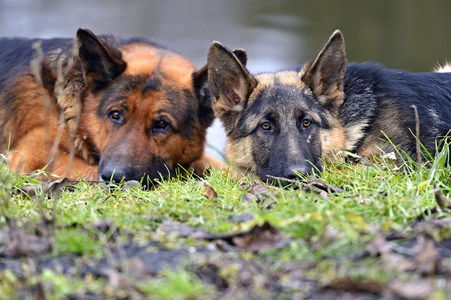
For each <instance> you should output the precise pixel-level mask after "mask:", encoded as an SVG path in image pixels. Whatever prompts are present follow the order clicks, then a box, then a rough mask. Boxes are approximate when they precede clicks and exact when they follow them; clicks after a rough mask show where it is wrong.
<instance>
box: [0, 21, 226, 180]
mask: <svg viewBox="0 0 451 300" xmlns="http://www.w3.org/2000/svg"><path fill="white" fill-rule="evenodd" d="M206 72H207V69H206V68H204V69H202V70H200V71H196V68H195V66H194V65H193V63H192V62H191V61H189V60H188V59H186V58H184V57H182V56H181V55H179V54H177V53H175V52H173V51H170V50H168V49H166V48H164V47H162V46H160V45H158V44H155V43H153V42H149V41H147V40H145V39H141V38H133V39H116V38H114V37H112V36H99V37H97V36H96V35H94V34H93V33H92V32H91V31H89V30H87V29H79V30H78V32H77V35H76V39H75V40H74V39H57V38H55V39H47V40H38V39H23V38H1V39H0V130H1V132H0V151H2V152H6V151H8V152H10V154H9V156H8V161H9V165H10V168H11V169H13V170H16V171H21V172H31V171H34V170H38V169H43V168H44V169H45V170H46V171H49V172H51V173H53V174H56V175H59V176H65V177H68V178H70V179H79V178H80V177H79V176H81V177H82V178H85V179H87V180H98V179H99V178H100V180H104V181H110V180H115V181H120V180H122V179H125V180H141V179H142V178H144V179H150V180H154V179H156V178H157V179H160V178H168V177H170V176H171V175H173V174H174V172H175V169H176V168H177V167H178V166H181V167H183V168H185V169H189V168H191V167H193V168H194V170H195V172H196V173H198V174H202V173H203V171H204V169H205V168H206V167H207V166H208V165H210V164H211V165H213V166H217V165H218V164H220V163H219V162H218V161H216V160H215V159H213V158H211V157H208V156H207V155H204V152H203V151H204V145H205V136H206V129H207V127H208V126H210V124H211V123H212V121H213V119H214V113H213V108H212V104H211V94H210V92H209V89H208V83H207V74H206Z"/></svg>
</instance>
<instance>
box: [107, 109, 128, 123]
mask: <svg viewBox="0 0 451 300" xmlns="http://www.w3.org/2000/svg"><path fill="white" fill-rule="evenodd" d="M108 117H109V119H110V121H111V122H113V124H116V125H120V124H122V122H123V120H124V115H123V114H122V112H121V111H119V110H112V111H110V112H109V113H108Z"/></svg>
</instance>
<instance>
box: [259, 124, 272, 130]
mask: <svg viewBox="0 0 451 300" xmlns="http://www.w3.org/2000/svg"><path fill="white" fill-rule="evenodd" d="M261 128H262V129H263V130H271V124H270V123H269V122H264V123H262V125H261Z"/></svg>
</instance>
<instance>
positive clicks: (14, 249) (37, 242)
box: [0, 220, 51, 257]
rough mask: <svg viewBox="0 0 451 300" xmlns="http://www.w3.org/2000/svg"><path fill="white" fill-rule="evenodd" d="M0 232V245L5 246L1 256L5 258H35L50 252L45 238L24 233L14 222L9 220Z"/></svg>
mask: <svg viewBox="0 0 451 300" xmlns="http://www.w3.org/2000/svg"><path fill="white" fill-rule="evenodd" d="M1 232H2V234H0V237H1V239H0V243H2V244H3V243H4V244H6V246H5V248H4V250H3V252H2V253H1V254H2V255H3V256H5V257H21V256H36V255H40V254H44V253H46V252H48V251H50V250H51V246H50V243H49V241H48V239H47V238H45V237H42V236H38V235H34V234H28V233H25V232H24V231H23V230H22V229H21V228H18V227H17V225H16V223H15V222H14V220H9V222H8V225H5V226H4V227H3V228H2V230H1ZM5 238H6V240H5Z"/></svg>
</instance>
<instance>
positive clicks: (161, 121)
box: [155, 120, 168, 128]
mask: <svg viewBox="0 0 451 300" xmlns="http://www.w3.org/2000/svg"><path fill="white" fill-rule="evenodd" d="M166 126H168V123H166V122H165V121H163V120H160V121H158V122H157V124H156V125H155V127H156V128H165V127H166Z"/></svg>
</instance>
